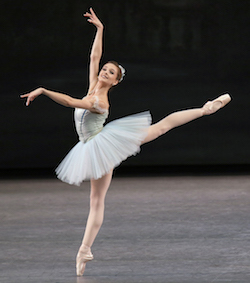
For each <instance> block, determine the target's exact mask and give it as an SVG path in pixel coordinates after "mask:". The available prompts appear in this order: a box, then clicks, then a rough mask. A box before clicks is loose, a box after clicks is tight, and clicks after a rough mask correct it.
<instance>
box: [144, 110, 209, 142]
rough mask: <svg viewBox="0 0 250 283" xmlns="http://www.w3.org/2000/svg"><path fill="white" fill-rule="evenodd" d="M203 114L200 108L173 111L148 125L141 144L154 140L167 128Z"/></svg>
mask: <svg viewBox="0 0 250 283" xmlns="http://www.w3.org/2000/svg"><path fill="white" fill-rule="evenodd" d="M203 115H204V114H203V109H202V108H196V109H189V110H183V111H178V112H174V113H172V114H170V115H168V116H167V117H165V118H163V119H162V120H160V121H159V122H158V123H155V124H153V125H152V126H150V127H149V129H148V135H147V136H146V138H145V140H144V141H143V142H142V144H144V143H147V142H150V141H152V140H155V139H157V138H158V137H159V136H161V135H163V134H165V133H166V132H168V131H169V130H171V129H173V128H175V127H178V126H181V125H183V124H186V123H188V122H190V121H193V120H195V119H197V118H200V117H202V116H203Z"/></svg>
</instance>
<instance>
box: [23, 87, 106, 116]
mask: <svg viewBox="0 0 250 283" xmlns="http://www.w3.org/2000/svg"><path fill="white" fill-rule="evenodd" d="M42 94H43V95H45V96H47V97H49V98H50V99H52V100H54V101H55V102H57V103H58V104H61V105H63V106H66V107H72V108H83V109H88V110H90V111H91V112H96V113H103V112H104V111H105V106H106V105H105V104H104V103H103V102H102V101H100V102H99V103H96V100H95V98H94V97H93V96H92V97H88V96H85V97H84V98H83V99H77V98H73V97H71V96H69V95H67V94H63V93H59V92H55V91H51V90H48V89H45V88H42V87H39V88H37V89H35V90H34V91H32V92H30V93H27V94H24V95H21V98H27V101H26V106H29V105H30V103H31V102H32V101H33V100H34V99H35V98H37V97H38V96H39V95H42ZM102 108H103V109H102ZM100 109H102V110H103V111H102V110H100Z"/></svg>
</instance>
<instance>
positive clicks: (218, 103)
mask: <svg viewBox="0 0 250 283" xmlns="http://www.w3.org/2000/svg"><path fill="white" fill-rule="evenodd" d="M230 101H231V97H230V95H229V94H228V93H227V94H223V95H221V96H219V97H218V98H216V99H214V100H212V101H208V102H207V103H206V104H205V105H204V106H203V111H204V115H210V114H213V113H215V112H216V111H218V110H219V109H221V108H222V107H224V106H225V105H227V104H228V103H229V102H230Z"/></svg>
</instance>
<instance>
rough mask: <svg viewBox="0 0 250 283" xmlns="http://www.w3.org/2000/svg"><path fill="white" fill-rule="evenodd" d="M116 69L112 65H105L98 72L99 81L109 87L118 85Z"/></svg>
mask: <svg viewBox="0 0 250 283" xmlns="http://www.w3.org/2000/svg"><path fill="white" fill-rule="evenodd" d="M118 72H119V70H118V67H116V66H115V65H114V64H112V63H107V64H105V65H104V66H103V67H102V69H101V70H100V73H99V76H98V79H99V81H102V82H105V83H107V84H109V85H110V86H111V87H112V86H114V85H117V84H118V80H117V77H118Z"/></svg>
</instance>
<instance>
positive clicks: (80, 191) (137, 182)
mask: <svg viewBox="0 0 250 283" xmlns="http://www.w3.org/2000/svg"><path fill="white" fill-rule="evenodd" d="M88 208H89V183H88V182H86V183H84V184H83V185H82V186H81V187H75V186H70V185H67V184H64V183H62V182H60V181H58V180H56V179H29V180H28V179H27V180H0V215H1V232H0V245H1V253H0V282H1V283H2V282H4V283H10V282H18V283H21V282H25V283H36V282H38V283H97V282H98V283H102V282H103V283H121V282H122V283H130V282H133V283H139V282H143V283H148V282H155V283H161V282H162V283H163V282H164V283H168V282H169V283H170V282H171V283H177V282H185V283H186V282H189V283H196V282H197V283H202V282H209V283H210V282H211V283H212V282H213V283H216V282H237V283H243V282H244V283H249V281H250V251H249V246H250V176H247V175H245V176H244V175H243V176H172V177H170V176H167V177H117V178H114V180H113V182H112V184H111V187H110V190H109V192H108V195H107V200H106V213H105V220H104V225H103V227H102V228H101V230H100V233H99V235H98V237H97V239H96V241H95V243H94V245H93V247H92V252H93V254H94V257H95V258H94V260H93V261H92V262H89V263H88V264H87V267H86V271H85V275H84V277H81V278H79V277H76V275H75V256H76V252H77V250H78V248H79V245H80V243H81V239H82V235H83V231H84V226H85V222H86V218H87V214H88Z"/></svg>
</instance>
